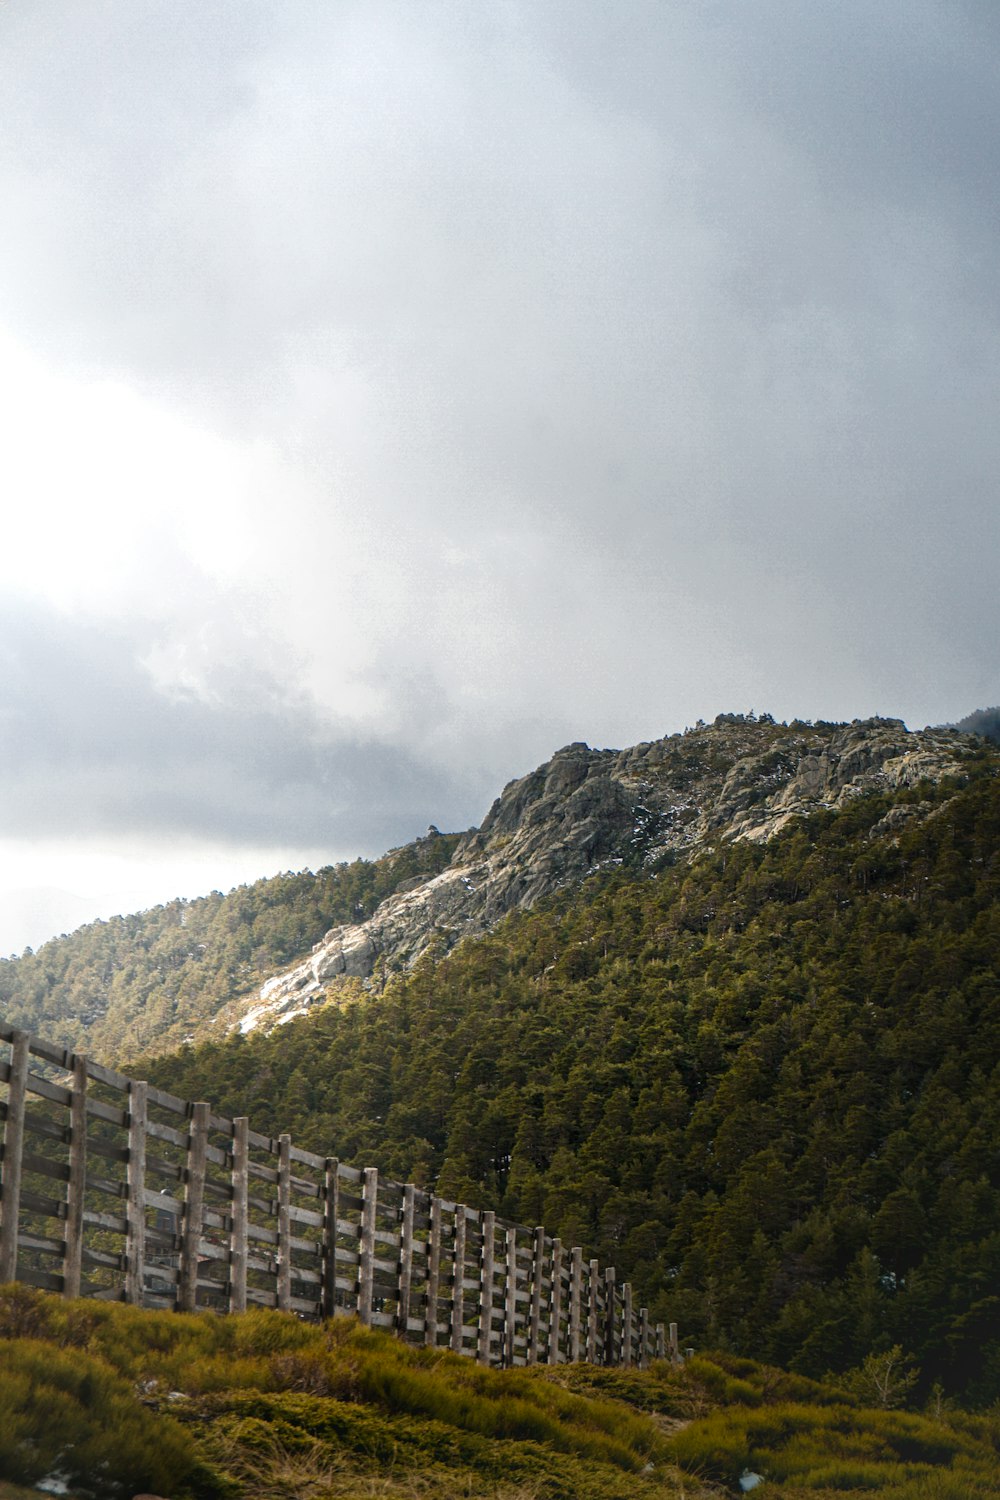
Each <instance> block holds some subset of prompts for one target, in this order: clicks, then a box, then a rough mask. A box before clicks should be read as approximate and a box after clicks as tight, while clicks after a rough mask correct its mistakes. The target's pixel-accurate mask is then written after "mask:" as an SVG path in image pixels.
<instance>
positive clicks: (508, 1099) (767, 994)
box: [148, 749, 1000, 1402]
mask: <svg viewBox="0 0 1000 1500" xmlns="http://www.w3.org/2000/svg"><path fill="white" fill-rule="evenodd" d="M998 765H1000V762H998V758H997V755H996V752H994V751H993V750H991V749H983V750H981V751H980V752H979V753H978V754H977V755H976V757H975V758H974V759H972V760H970V762H969V763H968V775H967V777H966V778H965V781H964V784H962V785H957V784H953V785H945V784H942V785H940V786H938V787H935V788H930V787H927V788H918V789H916V790H913V791H908V792H906V793H902V794H899V795H897V796H896V797H895V798H894V799H892V800H890V799H888V798H884V797H877V796H876V797H870V798H862V799H858V800H857V801H855V802H854V803H853V804H851V805H850V806H849V807H848V809H847V810H846V811H844V812H841V813H839V814H837V815H833V814H820V815H818V816H816V817H815V818H813V819H811V820H809V821H808V822H802V823H799V824H796V825H794V826H792V827H790V828H789V829H788V830H787V831H786V832H785V833H784V834H782V835H781V836H779V837H778V838H776V839H774V840H773V841H772V842H771V843H769V844H767V845H765V846H755V845H749V844H741V845H736V846H731V845H730V846H727V847H724V848H719V849H717V850H710V851H707V852H706V853H704V854H703V855H702V856H700V857H699V858H698V859H697V860H696V861H695V862H694V863H693V864H691V865H690V866H687V865H685V866H680V865H678V866H676V867H673V868H666V869H663V870H661V871H660V872H658V873H656V874H650V873H647V874H646V875H639V874H637V873H635V872H624V871H619V872H618V873H617V874H616V875H613V876H611V877H604V878H598V879H597V880H595V881H592V882H590V883H589V884H588V885H587V886H585V887H584V888H583V890H582V891H581V890H577V891H574V892H567V893H566V894H565V895H564V896H563V898H562V899H561V900H558V901H556V902H554V903H551V904H550V905H549V906H548V907H547V908H545V909H544V910H539V911H536V912H534V913H533V914H530V915H523V914H521V915H517V916H515V917H514V918H512V919H510V920H508V921H507V922H506V923H505V924H504V925H503V926H502V927H501V928H500V929H498V930H497V931H495V932H494V933H493V934H492V935H490V936H489V937H486V938H483V939H481V940H477V941H474V942H468V943H466V944H464V945H462V946H461V947H460V948H459V949H458V950H456V951H455V952H454V953H452V954H451V955H450V956H448V957H446V958H444V959H442V960H439V961H438V962H436V963H435V962H429V961H428V962H424V963H422V964H421V965H420V966H419V967H418V968H417V969H416V970H415V971H414V972H412V973H411V974H409V975H407V976H404V977H401V978H399V979H396V980H394V981H393V982H392V983H391V984H390V985H389V986H388V987H387V989H386V990H385V992H384V993H383V994H381V995H378V996H370V997H367V998H361V999H359V1000H358V1001H357V1002H356V1003H354V1004H352V1005H349V1006H347V1007H345V1008H343V1009H341V1008H339V1007H338V1008H334V1007H328V1008H327V1009H325V1010H322V1011H320V1012H319V1013H318V1014H317V1015H315V1016H313V1017H309V1018H307V1019H306V1020H303V1021H301V1022H298V1023H294V1024H291V1025H289V1026H286V1027H283V1028H281V1030H280V1031H279V1032H278V1033H276V1034H275V1035H273V1036H271V1037H250V1038H248V1039H245V1040H236V1041H233V1042H230V1043H227V1044H224V1045H212V1046H208V1047H205V1048H202V1049H200V1050H196V1051H191V1050H185V1051H184V1052H183V1053H181V1054H180V1055H179V1056H177V1057H174V1058H164V1059H159V1060H158V1061H156V1062H155V1063H152V1064H150V1065H149V1068H148V1071H149V1074H150V1076H151V1077H153V1078H154V1079H156V1081H158V1082H160V1083H161V1084H164V1085H166V1086H168V1087H170V1088H172V1089H174V1090H175V1091H176V1092H179V1093H181V1094H184V1095H186V1096H187V1097H189V1098H199V1097H202V1098H209V1099H211V1100H213V1101H214V1102H215V1103H216V1104H217V1105H218V1106H219V1107H221V1108H222V1109H224V1110H226V1111H228V1112H232V1113H242V1112H245V1113H248V1114H249V1115H250V1116H251V1119H252V1120H253V1121H254V1123H255V1124H256V1126H257V1127H258V1128H264V1129H268V1128H269V1129H271V1130H272V1131H275V1132H276V1131H278V1130H279V1129H282V1130H284V1129H291V1131H292V1132H293V1136H294V1138H296V1139H297V1140H298V1141H299V1143H300V1144H302V1145H309V1146H312V1147H314V1148H316V1149H320V1150H328V1151H331V1152H332V1151H335V1152H337V1153H338V1154H339V1155H341V1156H342V1157H344V1158H349V1159H350V1158H353V1159H354V1160H355V1161H356V1162H373V1163H377V1164H378V1165H379V1166H380V1167H381V1168H383V1170H385V1171H387V1172H389V1173H391V1174H392V1175H394V1176H396V1177H397V1178H415V1179H416V1180H418V1181H421V1182H426V1183H431V1182H437V1184H438V1187H439V1189H440V1190H441V1191H442V1192H443V1193H444V1194H446V1195H447V1196H450V1197H461V1198H463V1199H466V1200H467V1201H470V1202H478V1203H483V1204H487V1205H489V1206H490V1207H494V1208H497V1209H499V1210H500V1211H501V1212H502V1213H504V1214H505V1215H506V1216H508V1217H510V1218H515V1219H517V1220H518V1221H520V1222H523V1223H536V1222H544V1223H545V1224H546V1226H547V1228H548V1229H549V1230H550V1232H555V1233H560V1234H561V1235H562V1237H563V1238H564V1240H567V1241H569V1242H572V1243H580V1244H582V1245H583V1246H584V1247H585V1249H586V1250H587V1252H588V1253H592V1254H594V1255H597V1256H599V1257H600V1258H601V1261H602V1263H605V1264H613V1265H615V1266H616V1267H617V1268H618V1273H619V1275H620V1276H622V1275H624V1276H628V1277H630V1278H631V1279H632V1280H633V1281H634V1282H635V1284H636V1289H637V1295H638V1297H639V1299H640V1301H641V1302H643V1303H645V1304H648V1306H649V1307H650V1309H651V1312H652V1314H653V1316H654V1317H655V1318H656V1319H658V1320H661V1319H662V1320H664V1321H667V1320H676V1321H678V1322H679V1323H680V1324H681V1327H682V1333H683V1334H684V1336H686V1337H687V1338H688V1339H690V1340H691V1342H694V1343H697V1344H698V1345H700V1346H704V1345H705V1344H710V1345H715V1346H721V1347H728V1348H731V1349H734V1350H738V1351H741V1352H742V1353H745V1354H752V1355H754V1356H755V1357H759V1358H765V1359H768V1360H774V1361H775V1362H776V1363H780V1364H785V1365H790V1366H791V1367H792V1368H794V1369H797V1370H799V1371H801V1372H803V1373H805V1374H808V1375H814V1376H819V1375H822V1374H823V1373H824V1372H825V1371H827V1370H829V1369H844V1368H847V1367H849V1366H853V1365H857V1364H859V1363H860V1361H861V1360H862V1358H863V1357H864V1355H865V1354H867V1353H868V1352H869V1351H871V1350H873V1349H875V1350H877V1349H879V1348H885V1347H888V1346H890V1345H892V1344H896V1343H899V1344H901V1345H903V1347H904V1349H906V1350H907V1351H908V1352H909V1353H910V1354H912V1355H913V1356H915V1357H916V1358H917V1360H918V1361H919V1363H920V1365H921V1368H922V1371H923V1381H924V1387H923V1388H924V1389H927V1388H929V1386H930V1383H931V1382H932V1381H940V1382H941V1383H942V1385H943V1387H944V1389H945V1390H946V1391H947V1392H949V1393H964V1395H965V1396H966V1397H967V1398H968V1399H971V1400H973V1401H976V1402H983V1401H987V1400H990V1399H995V1398H997V1397H998V1396H1000V1182H998V1171H1000V1166H998V1164H1000V1149H998V1148H1000V1089H998V1082H1000V1071H998V1064H1000V977H998V969H997V955H998V953H1000V904H998V896H1000V777H998Z"/></svg>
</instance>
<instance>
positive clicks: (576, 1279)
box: [569, 1245, 583, 1365]
mask: <svg viewBox="0 0 1000 1500" xmlns="http://www.w3.org/2000/svg"><path fill="white" fill-rule="evenodd" d="M582 1297H583V1251H582V1250H581V1249H580V1246H579V1245H574V1247H573V1252H572V1255H571V1257H570V1273H569V1361H570V1364H573V1365H575V1364H577V1363H578V1362H579V1359H580V1307H581V1301H582Z"/></svg>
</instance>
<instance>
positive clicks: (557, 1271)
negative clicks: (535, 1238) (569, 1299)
mask: <svg viewBox="0 0 1000 1500" xmlns="http://www.w3.org/2000/svg"><path fill="white" fill-rule="evenodd" d="M562 1262H563V1246H562V1240H560V1239H558V1238H557V1239H554V1240H553V1241H552V1290H551V1294H550V1297H549V1358H548V1363H549V1364H550V1365H557V1364H558V1363H559V1324H560V1322H561V1321H562Z"/></svg>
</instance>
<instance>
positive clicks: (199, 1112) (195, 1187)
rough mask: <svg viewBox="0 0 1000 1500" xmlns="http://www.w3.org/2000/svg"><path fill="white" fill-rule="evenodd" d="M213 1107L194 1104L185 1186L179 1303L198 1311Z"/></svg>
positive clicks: (202, 1103) (204, 1104)
mask: <svg viewBox="0 0 1000 1500" xmlns="http://www.w3.org/2000/svg"><path fill="white" fill-rule="evenodd" d="M209 1113H210V1106H209V1105H208V1104H206V1103H204V1102H203V1101H200V1102H199V1103H197V1104H194V1105H192V1108H191V1130H190V1133H189V1135H188V1153H187V1172H186V1174H185V1175H186V1178H187V1181H186V1183H185V1187H184V1232H183V1235H182V1237H181V1270H180V1280H179V1282H178V1287H177V1305H178V1307H179V1308H180V1310H181V1312H194V1310H195V1308H196V1307H197V1305H198V1251H199V1247H200V1245H201V1232H202V1226H203V1223H204V1217H205V1160H206V1158H205V1152H206V1148H207V1146H208V1116H209Z"/></svg>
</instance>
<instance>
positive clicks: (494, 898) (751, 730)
mask: <svg viewBox="0 0 1000 1500" xmlns="http://www.w3.org/2000/svg"><path fill="white" fill-rule="evenodd" d="M968 747H969V741H968V737H967V736H966V735H963V734H960V733H959V732H957V731H955V730H952V729H936V730H923V731H919V732H910V731H908V730H907V728H906V726H905V725H904V724H903V723H902V721H901V720H899V719H884V718H874V719H865V720H855V721H854V722H853V723H850V724H827V723H819V724H810V723H804V722H801V721H798V720H796V721H793V723H791V724H787V725H786V724H776V723H775V722H774V721H773V720H772V719H771V718H770V717H769V716H767V715H764V716H763V717H761V718H756V717H754V716H752V715H751V716H743V715H737V714H720V716H719V717H718V718H717V719H716V720H715V722H714V724H711V725H705V724H699V725H697V726H696V727H695V728H694V729H690V730H686V731H685V732H684V733H683V734H674V735H669V736H666V737H665V738H663V739H659V740H653V741H650V742H648V743H646V744H640V745H633V746H632V747H631V748H629V749H627V750H597V749H591V748H590V746H588V745H586V744H583V743H581V742H577V743H574V744H571V745H566V746H565V747H564V748H563V749H561V750H558V751H556V753H555V755H553V756H552V758H551V759H550V760H548V761H546V762H545V763H544V765H541V766H539V767H538V768H537V769H536V770H534V771H531V772H529V773H528V774H527V775H526V776H522V777H520V778H518V779H517V780H515V781H512V782H510V783H509V784H508V785H507V786H506V787H505V788H504V790H503V792H502V793H501V794H500V796H499V797H498V798H497V800H496V801H495V802H494V804H493V806H492V807H491V808H490V810H489V812H488V813H487V815H486V817H485V818H484V819H483V822H482V825H481V827H479V828H478V829H474V830H472V831H471V832H470V833H468V834H467V835H466V836H465V837H464V838H463V839H461V840H460V841H459V843H458V845H457V847H456V849H455V852H454V855H453V857H452V861H451V864H450V865H449V866H448V867H447V868H446V869H444V870H443V871H442V872H441V873H440V874H438V875H435V876H434V877H433V878H431V879H429V880H421V879H419V878H418V879H410V880H407V881H405V882H404V883H403V884H402V885H401V886H400V887H399V888H397V890H396V891H395V893H394V894H393V895H392V896H390V897H388V899H387V900H385V901H383V902H382V904H381V906H379V908H378V909H377V911H376V912H375V913H374V915H373V916H372V917H371V918H369V919H368V920H367V921H366V922H363V923H358V924H356V925H351V926H342V927H336V928H333V929H332V930H331V931H330V932H328V933H327V934H326V936H325V937H324V938H323V940H322V942H320V943H318V944H317V945H316V947H315V949H314V950H313V953H312V954H311V956H310V957H309V958H308V959H307V960H306V961H305V962H304V963H301V964H298V965H296V967H295V968H293V969H291V970H289V971H288V972H286V973H284V974H280V975H277V976H275V977H274V978H273V979H271V980H269V981H268V982H267V984H265V985H264V986H263V988H262V989H261V990H260V992H259V994H257V995H255V996H253V997H250V998H249V999H248V1000H247V1001H246V1002H244V1003H243V1004H241V1005H240V1006H238V1007H237V1008H236V1009H235V1010H234V1009H233V1008H229V1009H228V1010H227V1012H225V1013H224V1016H223V1017H222V1018H220V1019H221V1020H223V1021H224V1023H225V1024H227V1025H229V1026H232V1025H234V1024H235V1025H238V1026H239V1027H240V1028H241V1029H243V1030H251V1029H253V1028H254V1027H257V1026H261V1025H263V1026H272V1025H274V1024H276V1023H278V1022H281V1021H284V1020H288V1019H290V1018H291V1017H293V1016H296V1015H300V1014H302V1013H303V1012H304V1011H305V1010H307V1009H308V1008H309V1007H310V1006H312V1005H314V1004H316V1003H317V1002H319V1001H322V1000H323V999H325V998H326V995H327V991H328V989H329V988H330V987H331V986H332V985H336V982H337V980H338V979H340V978H342V977H345V976H354V977H357V978H361V979H367V978H368V977H369V976H371V975H372V974H373V972H374V971H375V969H376V966H384V967H385V968H389V969H392V968H401V967H404V966H407V965H409V964H412V963H413V962H414V961H415V960H416V959H417V958H419V957H420V955H421V954H422V953H424V952H425V951H427V949H428V948H429V947H431V946H432V945H434V946H436V947H437V948H439V949H440V948H441V947H445V948H448V947H451V946H453V945H454V944H455V943H456V942H458V941H460V940H461V939H462V938H464V937H467V936H470V935H472V934H476V933H482V932H484V931H487V930H488V929H489V928H491V927H493V926H494V925H495V924H496V923H497V922H498V921H499V920H500V919H501V918H502V917H503V916H505V915H506V913H507V912H509V911H512V910H513V909H515V908H517V907H531V906H533V905H534V904H535V903H536V902H537V901H539V900H540V899H542V897H544V896H547V895H549V894H551V893H552V892H554V891H556V890H558V889H559V888H560V887H561V886H563V885H566V884H568V883H573V882H579V881H580V880H583V879H584V878H585V877H586V876H587V875H589V874H591V873H593V872H594V871H595V870H599V869H602V868H608V867H610V866H614V865H620V864H623V863H628V864H634V865H636V866H642V865H649V864H653V863H655V862H656V861H658V860H660V859H662V858H663V857H664V856H666V855H669V854H671V853H672V854H674V855H675V856H677V855H682V854H686V853H689V852H691V851H693V850H695V849H697V848H698V847H700V846H701V845H703V844H705V843H707V842H715V841H718V840H725V839H753V840H758V841H760V840H765V839H768V838H771V837H773V836H774V834H776V833H777V832H779V831H780V830H781V829H782V828H783V827H785V826H786V824H787V823H788V822H789V820H790V819H793V818H796V817H800V816H802V815H803V814H806V813H809V812H813V811H815V810H817V809H818V808H822V807H827V808H838V807H841V806H843V805H844V804H845V802H846V801H847V800H849V799H850V798H852V797H857V796H862V795H864V794H865V793H866V792H871V791H876V790H882V791H887V790H894V789H896V788H899V787H903V786H910V785H915V784H916V783H917V782H919V781H921V780H925V779H926V780H931V781H938V780H940V779H941V778H942V777H945V776H949V775H953V774H955V773H956V771H958V770H959V769H960V764H961V760H962V757H963V754H966V753H967V752H968ZM897 811H898V809H897ZM897 821H898V820H897ZM434 836H438V831H437V829H435V828H433V826H432V827H431V828H430V829H429V830H428V834H427V837H434Z"/></svg>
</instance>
